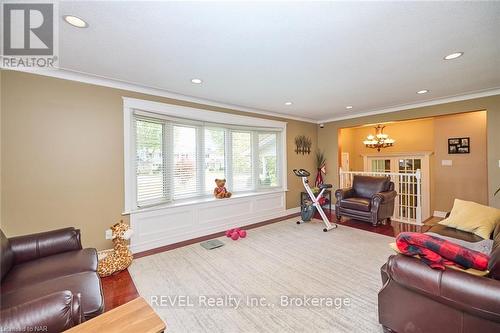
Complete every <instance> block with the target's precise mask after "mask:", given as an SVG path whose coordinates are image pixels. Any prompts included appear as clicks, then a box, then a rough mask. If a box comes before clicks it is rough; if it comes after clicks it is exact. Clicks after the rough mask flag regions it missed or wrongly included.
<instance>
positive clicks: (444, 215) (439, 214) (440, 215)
mask: <svg viewBox="0 0 500 333" xmlns="http://www.w3.org/2000/svg"><path fill="white" fill-rule="evenodd" d="M446 214H448V212H442V211H439V210H435V211H434V213H433V214H432V216H434V217H442V218H443V219H444V218H445V217H446Z"/></svg>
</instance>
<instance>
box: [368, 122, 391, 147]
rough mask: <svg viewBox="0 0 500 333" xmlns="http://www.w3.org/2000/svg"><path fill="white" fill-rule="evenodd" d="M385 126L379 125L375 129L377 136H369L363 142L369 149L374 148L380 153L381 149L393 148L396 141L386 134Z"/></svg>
mask: <svg viewBox="0 0 500 333" xmlns="http://www.w3.org/2000/svg"><path fill="white" fill-rule="evenodd" d="M384 128H385V126H381V125H377V127H375V131H376V132H375V135H372V134H370V135H368V136H367V137H366V140H365V141H363V143H364V144H365V146H366V147H367V148H374V149H377V151H380V149H381V148H387V147H392V146H393V145H394V142H396V140H394V139H391V138H389V135H387V134H384Z"/></svg>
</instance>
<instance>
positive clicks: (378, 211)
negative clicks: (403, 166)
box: [335, 175, 397, 226]
mask: <svg viewBox="0 0 500 333" xmlns="http://www.w3.org/2000/svg"><path fill="white" fill-rule="evenodd" d="M396 194H397V193H396V191H394V183H393V182H391V179H390V178H389V177H370V176H358V175H356V176H354V178H353V183H352V187H351V188H347V189H338V190H337V191H335V197H336V198H337V203H336V204H335V215H336V216H337V220H340V219H341V217H342V216H346V217H350V218H353V219H356V220H361V221H366V222H370V223H371V224H372V225H373V226H376V225H377V224H378V223H379V222H380V221H383V220H385V219H389V218H390V217H391V216H392V214H393V213H394V199H395V198H396Z"/></svg>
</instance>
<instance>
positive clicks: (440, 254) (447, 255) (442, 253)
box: [396, 232, 489, 271]
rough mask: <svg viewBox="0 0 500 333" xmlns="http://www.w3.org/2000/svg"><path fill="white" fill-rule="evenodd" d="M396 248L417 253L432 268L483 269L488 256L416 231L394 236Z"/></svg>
mask: <svg viewBox="0 0 500 333" xmlns="http://www.w3.org/2000/svg"><path fill="white" fill-rule="evenodd" d="M396 245H397V247H398V249H399V250H400V251H401V252H402V253H403V254H406V255H409V256H414V255H419V256H420V258H421V259H422V261H423V262H424V263H426V264H427V265H429V266H430V267H432V268H436V269H441V270H443V269H445V265H448V266H450V265H454V266H459V267H461V268H474V269H477V270H480V271H484V270H486V269H487V268H488V260H489V257H488V256H487V255H486V254H484V253H481V252H477V251H474V250H471V249H468V248H466V247H463V246H460V245H458V244H455V243H452V242H449V241H446V240H444V239H441V238H438V237H434V236H430V235H426V234H421V233H418V232H402V233H400V234H399V235H398V237H397V238H396Z"/></svg>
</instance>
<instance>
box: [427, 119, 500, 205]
mask: <svg viewBox="0 0 500 333" xmlns="http://www.w3.org/2000/svg"><path fill="white" fill-rule="evenodd" d="M434 125H435V126H434V141H435V143H434V161H435V163H434V168H433V174H434V180H433V183H434V188H435V190H434V197H433V199H432V201H433V203H434V209H435V210H439V211H449V210H450V209H451V207H453V200H454V199H455V198H459V199H463V200H472V201H475V202H478V203H481V204H485V205H486V204H488V191H487V188H488V177H487V175H488V168H487V161H486V154H487V152H486V150H487V144H486V111H479V112H470V113H462V114H458V115H453V116H444V117H437V118H436V119H435V120H434ZM457 137H470V146H471V147H470V154H448V138H457ZM442 160H451V161H452V164H453V165H452V166H443V165H442V163H441V162H442ZM498 171H500V169H498V167H497V172H498Z"/></svg>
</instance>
